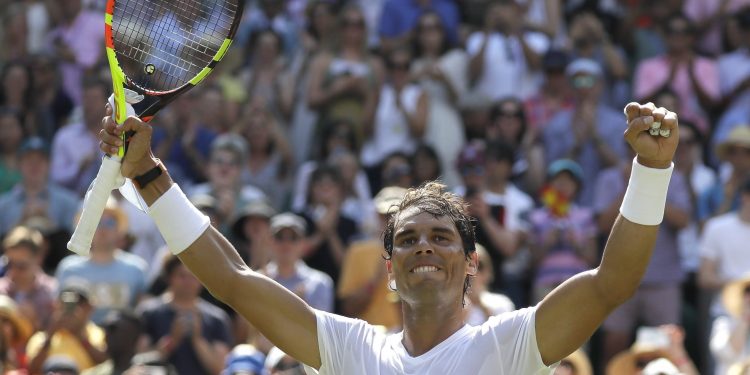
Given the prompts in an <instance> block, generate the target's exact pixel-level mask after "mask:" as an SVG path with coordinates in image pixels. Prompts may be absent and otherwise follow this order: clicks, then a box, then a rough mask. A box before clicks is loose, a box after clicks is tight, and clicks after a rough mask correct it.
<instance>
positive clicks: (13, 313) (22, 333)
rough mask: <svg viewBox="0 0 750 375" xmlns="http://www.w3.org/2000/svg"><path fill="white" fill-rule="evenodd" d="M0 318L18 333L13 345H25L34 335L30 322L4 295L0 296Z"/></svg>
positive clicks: (11, 300) (10, 299) (13, 302)
mask: <svg viewBox="0 0 750 375" xmlns="http://www.w3.org/2000/svg"><path fill="white" fill-rule="evenodd" d="M0 317H3V318H6V319H8V321H10V323H11V324H12V325H13V326H14V327H15V328H16V332H18V337H16V340H15V342H13V343H12V344H13V345H22V344H25V343H26V341H28V340H29V338H30V337H31V335H32V334H33V333H34V327H33V326H32V325H31V322H29V321H28V319H26V317H24V316H23V315H21V312H20V311H18V305H17V304H16V302H15V301H14V300H13V299H12V298H10V297H8V296H6V295H0Z"/></svg>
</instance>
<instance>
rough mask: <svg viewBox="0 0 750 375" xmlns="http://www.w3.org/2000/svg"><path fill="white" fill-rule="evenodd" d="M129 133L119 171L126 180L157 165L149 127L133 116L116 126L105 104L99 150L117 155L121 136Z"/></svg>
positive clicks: (110, 109) (109, 108) (108, 107)
mask: <svg viewBox="0 0 750 375" xmlns="http://www.w3.org/2000/svg"><path fill="white" fill-rule="evenodd" d="M131 131H132V132H133V135H132V136H131V137H130V138H129V142H128V152H127V153H125V157H124V159H123V160H122V168H121V169H120V173H122V175H123V177H127V178H132V177H135V176H139V175H142V174H144V173H146V172H147V171H148V170H150V169H151V168H153V167H154V166H156V165H157V161H156V159H155V158H154V155H153V153H152V152H151V134H152V129H151V125H149V124H147V123H145V122H143V121H141V120H140V119H139V118H137V117H134V116H130V117H128V119H127V120H125V122H124V123H122V124H121V125H117V123H115V120H114V119H113V118H112V108H111V107H110V106H109V104H107V108H106V116H105V117H104V119H102V130H100V131H99V148H101V150H102V151H104V152H105V153H107V154H110V155H115V154H117V150H118V148H119V147H120V146H121V145H122V138H121V137H122V134H123V133H125V132H131Z"/></svg>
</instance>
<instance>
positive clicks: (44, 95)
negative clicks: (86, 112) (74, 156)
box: [26, 54, 74, 142]
mask: <svg viewBox="0 0 750 375" xmlns="http://www.w3.org/2000/svg"><path fill="white" fill-rule="evenodd" d="M56 62H57V60H54V58H53V57H52V56H51V55H49V54H39V55H35V56H32V58H31V71H32V76H33V77H34V79H33V80H32V84H33V86H32V90H33V92H34V108H35V110H36V116H35V118H34V119H33V120H31V121H26V130H27V132H28V134H27V135H36V136H38V137H41V138H42V139H44V140H46V141H47V142H52V138H53V136H54V133H55V132H56V131H57V130H58V129H59V128H60V127H61V126H62V125H63V124H65V122H66V121H67V119H68V116H70V114H71V112H73V106H74V104H73V101H72V100H71V99H70V97H69V96H68V95H67V94H66V93H65V90H64V89H63V87H62V82H61V81H62V77H60V74H58V66H57V64H56Z"/></svg>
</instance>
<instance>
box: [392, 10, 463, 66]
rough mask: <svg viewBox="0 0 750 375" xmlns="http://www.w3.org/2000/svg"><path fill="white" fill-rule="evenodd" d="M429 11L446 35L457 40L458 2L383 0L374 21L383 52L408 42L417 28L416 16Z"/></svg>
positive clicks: (417, 19) (452, 39) (451, 39)
mask: <svg viewBox="0 0 750 375" xmlns="http://www.w3.org/2000/svg"><path fill="white" fill-rule="evenodd" d="M427 12H432V13H435V14H437V15H438V16H439V17H440V20H441V22H442V24H443V27H444V29H445V33H446V38H447V39H448V40H449V41H450V42H451V43H456V42H458V26H459V21H460V14H459V12H458V6H457V5H456V4H455V2H453V1H448V0H431V1H425V0H387V1H386V2H385V3H384V4H383V10H382V13H381V14H380V23H379V25H378V34H379V36H380V47H381V48H382V49H383V51H385V52H386V53H388V52H390V51H393V50H394V49H395V48H396V47H398V46H402V45H404V44H406V43H408V42H409V40H411V39H412V37H413V35H414V31H415V29H416V28H417V23H418V21H419V17H420V16H421V15H422V14H423V13H427Z"/></svg>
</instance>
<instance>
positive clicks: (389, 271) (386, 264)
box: [385, 259, 393, 276]
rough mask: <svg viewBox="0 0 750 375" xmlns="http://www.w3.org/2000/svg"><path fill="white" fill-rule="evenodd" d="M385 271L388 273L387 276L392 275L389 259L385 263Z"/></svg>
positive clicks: (391, 264)
mask: <svg viewBox="0 0 750 375" xmlns="http://www.w3.org/2000/svg"><path fill="white" fill-rule="evenodd" d="M385 270H386V271H387V272H388V276H392V275H393V263H391V261H390V259H389V260H386V261H385Z"/></svg>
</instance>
